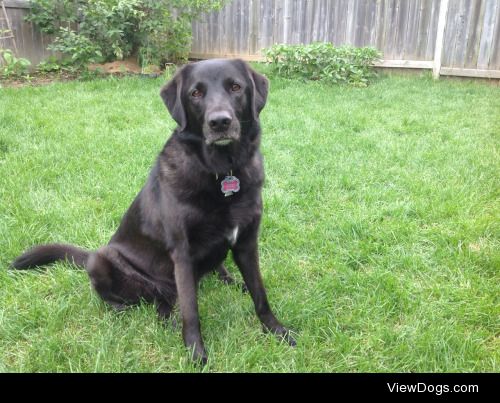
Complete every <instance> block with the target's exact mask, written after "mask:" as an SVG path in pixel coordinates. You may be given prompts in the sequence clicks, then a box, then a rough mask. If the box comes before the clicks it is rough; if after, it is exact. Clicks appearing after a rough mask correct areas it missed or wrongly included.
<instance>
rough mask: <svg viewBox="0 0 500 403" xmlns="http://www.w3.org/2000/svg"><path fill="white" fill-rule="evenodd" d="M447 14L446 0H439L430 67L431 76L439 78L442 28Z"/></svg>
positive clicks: (441, 54) (444, 25) (441, 55)
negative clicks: (434, 43)
mask: <svg viewBox="0 0 500 403" xmlns="http://www.w3.org/2000/svg"><path fill="white" fill-rule="evenodd" d="M447 14H448V0H441V4H440V6H439V20H438V27H437V35H436V46H435V47H434V67H433V68H432V76H433V77H434V78H435V79H437V78H439V72H440V71H441V58H442V57H443V40H444V29H445V28H446V15H447Z"/></svg>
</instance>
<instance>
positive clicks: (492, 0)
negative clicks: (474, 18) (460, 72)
mask: <svg viewBox="0 0 500 403" xmlns="http://www.w3.org/2000/svg"><path fill="white" fill-rule="evenodd" d="M497 8H498V1H497V0H486V4H485V13H484V20H483V32H482V35H481V41H480V44H479V55H478V58H477V67H478V69H488V65H489V62H490V56H491V50H492V47H493V33H494V28H495V15H496V13H497ZM496 46H499V45H498V43H497V44H496Z"/></svg>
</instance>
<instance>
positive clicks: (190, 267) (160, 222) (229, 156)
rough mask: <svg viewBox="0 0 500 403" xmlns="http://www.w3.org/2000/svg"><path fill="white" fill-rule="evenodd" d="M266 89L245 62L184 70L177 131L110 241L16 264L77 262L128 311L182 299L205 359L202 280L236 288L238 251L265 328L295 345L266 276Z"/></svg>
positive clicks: (165, 93) (49, 250)
mask: <svg viewBox="0 0 500 403" xmlns="http://www.w3.org/2000/svg"><path fill="white" fill-rule="evenodd" d="M267 93H268V81H267V79H266V78H265V77H264V76H262V75H260V74H258V73H257V72H255V71H254V70H252V69H251V68H250V67H249V66H248V65H247V64H246V63H245V62H243V61H241V60H208V61H202V62H198V63H193V64H188V65H186V66H184V67H183V68H182V69H180V70H179V71H178V72H177V73H176V74H175V76H174V78H173V79H172V80H171V81H170V82H169V83H168V84H167V85H166V86H165V87H163V88H162V90H161V93H160V95H161V97H162V99H163V101H164V102H165V104H166V106H167V108H168V110H169V111H170V114H171V115H172V117H173V118H174V119H175V121H176V122H177V124H178V127H177V128H176V130H175V131H174V133H173V134H172V136H171V137H170V139H169V140H168V141H167V143H166V145H165V147H164V148H163V151H162V152H161V153H160V156H159V157H158V159H157V161H156V164H155V166H154V167H153V169H152V171H151V173H150V175H149V178H148V180H147V182H146V185H145V186H144V188H143V189H142V190H141V191H140V192H139V194H138V196H137V197H136V199H135V200H134V202H133V203H132V205H131V206H130V208H129V209H128V211H127V213H126V214H125V216H124V217H123V219H122V222H121V224H120V227H119V228H118V230H117V232H116V233H115V234H114V236H113V237H112V238H111V240H110V242H109V244H108V245H107V246H104V247H102V248H101V249H99V250H97V251H95V252H88V251H85V250H83V249H80V248H77V247H74V246H70V245H60V244H52V245H42V246H38V247H35V248H33V249H32V250H30V251H28V252H26V253H25V254H23V255H21V256H20V257H18V258H17V259H16V260H15V261H14V262H13V264H12V265H13V267H15V268H17V269H25V268H31V267H34V266H40V265H45V264H48V263H51V262H55V261H57V260H68V261H72V262H74V263H75V264H77V265H80V266H84V267H85V268H86V270H87V272H88V274H89V277H90V280H91V282H92V285H93V286H94V288H95V290H96V291H97V293H98V294H99V295H100V296H101V297H102V298H103V299H104V300H105V301H106V302H108V303H110V304H111V305H113V306H114V307H116V308H119V309H121V308H124V307H125V306H127V305H131V304H136V303H138V302H139V301H140V300H141V299H144V300H146V301H149V302H152V303H154V304H155V305H156V307H157V310H158V313H159V315H160V317H162V318H168V317H169V316H170V313H171V310H172V308H173V306H174V304H175V301H176V299H177V298H178V299H179V306H180V312H181V316H182V322H183V328H182V334H183V337H184V343H185V345H186V346H187V347H188V348H190V349H192V350H193V358H194V359H195V360H200V361H201V362H203V363H205V362H206V360H207V355H206V352H205V348H204V346H203V341H202V338H201V333H200V322H199V317H198V305H197V297H196V290H197V283H198V281H199V280H200V278H201V277H202V276H203V275H204V274H206V273H207V272H210V271H214V270H216V271H218V272H219V275H220V277H221V278H222V279H223V280H225V281H226V282H232V278H231V276H230V274H229V273H228V272H227V270H226V269H225V268H224V266H223V261H224V259H225V258H226V256H227V254H228V251H229V249H231V250H232V253H233V257H234V260H235V262H236V264H237V266H238V268H239V270H240V271H241V273H242V275H243V279H244V281H245V285H246V287H247V288H248V290H249V291H250V294H251V296H252V299H253V301H254V303H255V309H256V312H257V315H258V317H259V319H260V320H261V322H262V324H263V326H264V329H265V330H267V331H270V332H273V333H275V334H277V335H278V336H279V337H281V338H284V339H285V340H286V341H287V342H288V343H289V344H290V345H295V341H294V340H293V338H292V337H291V336H290V335H289V331H288V330H287V329H286V328H285V327H284V326H283V325H282V324H281V323H280V322H279V321H278V320H277V319H276V317H275V316H274V314H273V313H272V311H271V309H270V307H269V303H268V301H267V297H266V291H265V289H264V285H263V283H262V279H261V276H260V272H259V258H258V250H257V241H258V229H259V223H260V219H261V215H262V198H261V188H262V183H263V180H264V172H263V165H262V156H261V154H260V152H259V143H260V125H259V113H260V111H261V110H262V108H263V107H264V105H265V103H266V98H267Z"/></svg>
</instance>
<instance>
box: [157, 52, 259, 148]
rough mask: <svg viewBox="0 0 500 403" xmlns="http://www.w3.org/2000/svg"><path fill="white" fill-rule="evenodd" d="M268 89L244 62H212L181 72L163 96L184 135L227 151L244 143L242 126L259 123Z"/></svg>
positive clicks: (190, 67) (192, 66)
mask: <svg viewBox="0 0 500 403" xmlns="http://www.w3.org/2000/svg"><path fill="white" fill-rule="evenodd" d="M268 88H269V82H268V80H267V78H265V77H264V76H263V75H261V74H259V73H257V72H256V71H254V70H253V69H252V68H251V67H250V66H249V65H248V64H247V63H245V62H244V61H242V60H239V59H234V60H224V59H212V60H205V61H201V62H197V63H192V64H187V65H185V66H184V67H182V68H181V69H179V70H178V71H177V73H176V74H175V75H174V77H173V78H172V80H170V82H168V83H167V84H166V85H165V86H164V87H163V88H162V90H161V92H160V95H161V97H162V99H163V102H165V105H166V106H167V108H168V110H169V112H170V114H171V115H172V117H173V118H174V120H175V121H176V122H177V124H178V125H179V130H180V131H181V132H182V131H188V132H190V133H193V134H195V135H199V136H200V137H202V138H203V140H204V142H205V144H206V145H207V146H209V147H212V146H214V147H224V146H227V145H229V144H231V143H233V142H238V141H240V140H241V136H242V124H245V123H254V122H258V119H259V113H260V111H261V110H262V108H264V105H265V104H266V99H267V93H268Z"/></svg>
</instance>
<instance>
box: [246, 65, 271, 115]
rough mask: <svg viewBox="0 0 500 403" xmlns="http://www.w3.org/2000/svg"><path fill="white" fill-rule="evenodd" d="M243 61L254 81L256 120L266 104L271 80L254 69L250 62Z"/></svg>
mask: <svg viewBox="0 0 500 403" xmlns="http://www.w3.org/2000/svg"><path fill="white" fill-rule="evenodd" d="M242 63H243V64H244V65H245V68H246V69H247V71H248V74H249V76H250V78H251V81H252V83H253V97H252V98H253V99H252V116H253V118H254V119H255V120H258V119H259V113H260V111H261V110H262V109H264V106H265V105H266V101H267V94H268V92H269V80H268V79H267V78H266V77H264V76H263V75H262V74H260V73H257V72H256V71H255V70H254V69H252V68H251V67H250V66H249V65H248V63H246V62H243V61H242Z"/></svg>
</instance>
